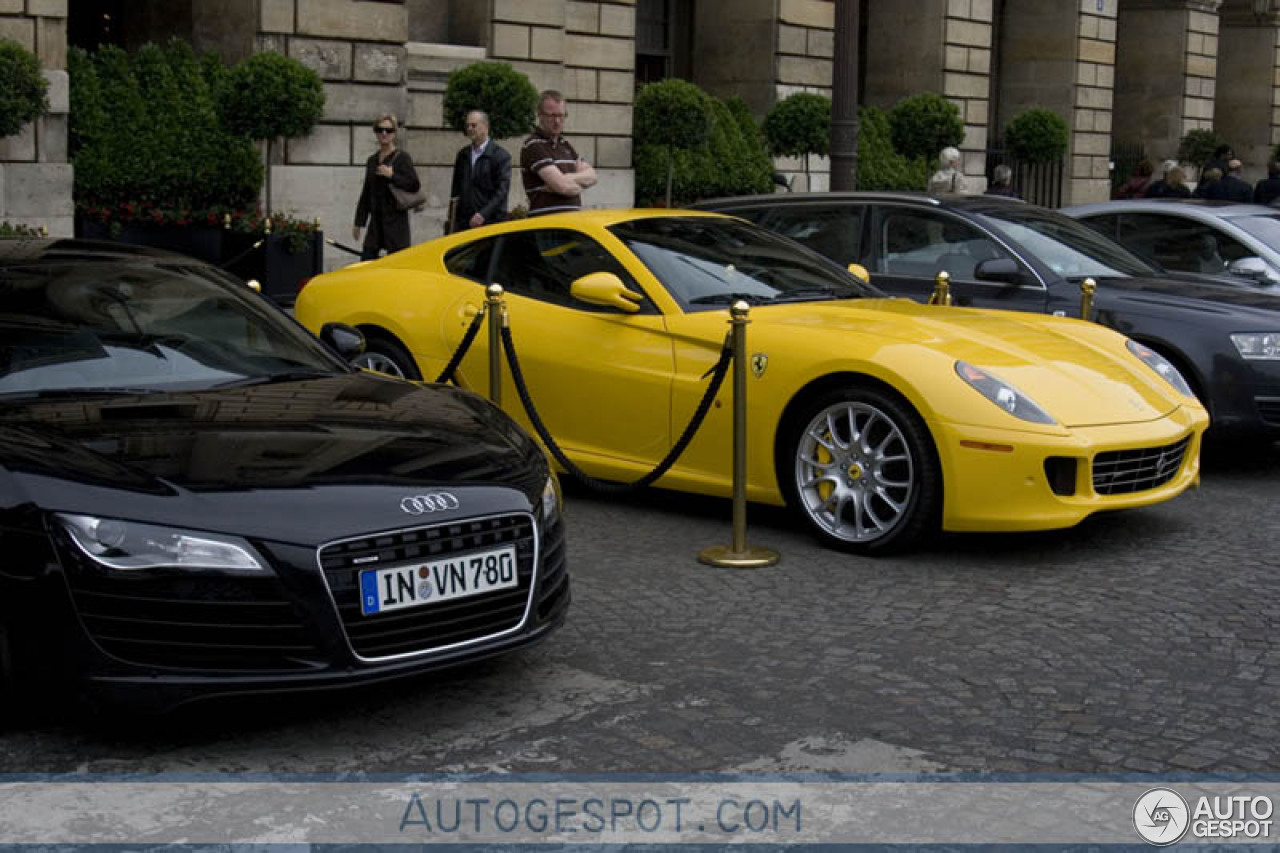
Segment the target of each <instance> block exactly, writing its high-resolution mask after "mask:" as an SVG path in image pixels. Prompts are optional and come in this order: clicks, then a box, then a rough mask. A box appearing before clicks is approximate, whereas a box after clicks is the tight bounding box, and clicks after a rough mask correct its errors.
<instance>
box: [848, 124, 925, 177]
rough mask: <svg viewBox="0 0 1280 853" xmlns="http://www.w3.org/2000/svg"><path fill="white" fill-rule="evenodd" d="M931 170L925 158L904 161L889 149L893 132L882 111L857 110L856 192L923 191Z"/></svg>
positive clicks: (891, 146) (903, 158)
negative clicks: (857, 190)
mask: <svg viewBox="0 0 1280 853" xmlns="http://www.w3.org/2000/svg"><path fill="white" fill-rule="evenodd" d="M931 168H932V167H931V163H930V161H929V160H928V159H926V158H924V157H917V158H916V159H914V160H908V159H907V158H906V157H904V156H902V155H901V154H899V153H898V152H897V151H895V150H894V149H893V131H892V129H891V127H890V125H889V116H888V115H887V114H886V113H885V111H884V110H881V109H877V108H875V107H862V108H861V109H859V110H858V181H857V187H858V189H859V190H923V189H924V188H925V187H926V186H927V185H928V183H929V174H930V171H931Z"/></svg>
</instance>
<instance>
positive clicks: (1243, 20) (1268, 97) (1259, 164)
mask: <svg viewBox="0 0 1280 853" xmlns="http://www.w3.org/2000/svg"><path fill="white" fill-rule="evenodd" d="M1253 5H1254V4H1253V3H1252V2H1251V0H1226V2H1224V3H1223V4H1222V9H1221V11H1220V12H1219V32H1218V47H1219V50H1218V75H1219V77H1220V78H1221V79H1222V85H1220V86H1218V87H1216V88H1217V98H1216V100H1215V102H1214V111H1213V127H1214V129H1215V130H1217V131H1218V133H1220V134H1222V135H1223V136H1224V137H1225V138H1226V139H1227V141H1228V142H1230V143H1231V144H1232V146H1233V147H1234V148H1235V152H1236V156H1237V157H1239V158H1240V159H1241V160H1242V161H1243V162H1244V166H1245V171H1244V174H1245V178H1246V179H1248V180H1250V181H1256V180H1258V179H1259V178H1263V177H1265V176H1266V173H1267V161H1268V160H1270V159H1271V154H1272V151H1273V150H1274V149H1275V146H1276V145H1277V144H1280V3H1276V2H1272V3H1269V4H1268V8H1267V9H1266V10H1265V11H1263V12H1261V13H1260V14H1255V12H1254V10H1253Z"/></svg>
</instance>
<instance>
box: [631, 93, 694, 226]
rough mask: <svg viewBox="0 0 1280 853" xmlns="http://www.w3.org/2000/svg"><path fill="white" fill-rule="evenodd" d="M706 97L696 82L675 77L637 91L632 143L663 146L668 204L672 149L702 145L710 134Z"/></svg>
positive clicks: (677, 149)
mask: <svg viewBox="0 0 1280 853" xmlns="http://www.w3.org/2000/svg"><path fill="white" fill-rule="evenodd" d="M709 100H710V98H709V96H708V95H707V94H706V93H705V92H703V91H702V90H701V89H699V88H698V87H697V86H695V85H693V84H692V83H689V82H687V81H685V80H678V79H675V78H672V79H668V80H662V81H660V82H657V83H650V84H648V85H647V86H645V87H644V88H642V89H641V90H640V91H639V93H638V94H637V95H636V101H635V112H634V119H633V121H634V136H635V144H636V145H651V146H656V147H659V148H664V149H666V152H667V190H666V201H667V206H668V207H670V206H671V182H672V177H673V173H674V170H675V159H674V158H675V152H676V151H690V150H692V149H694V148H697V147H699V146H701V145H704V144H705V143H706V141H707V139H708V138H709V137H710V136H711V118H710V110H709V108H708V101H709Z"/></svg>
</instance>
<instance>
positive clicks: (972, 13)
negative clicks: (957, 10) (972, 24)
mask: <svg viewBox="0 0 1280 853" xmlns="http://www.w3.org/2000/svg"><path fill="white" fill-rule="evenodd" d="M969 17H970V18H973V19H974V20H975V21H986V22H987V23H991V21H993V20H994V12H993V6H992V2H991V0H973V2H972V3H971V4H970V6H969Z"/></svg>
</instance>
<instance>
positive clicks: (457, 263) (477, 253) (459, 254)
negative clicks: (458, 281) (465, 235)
mask: <svg viewBox="0 0 1280 853" xmlns="http://www.w3.org/2000/svg"><path fill="white" fill-rule="evenodd" d="M497 242H498V240H497V238H496V237H491V238H489V239H488V240H479V241H477V242H475V243H468V244H467V245H465V246H459V247H458V248H456V249H453V250H452V251H450V252H449V253H448V254H447V255H445V256H444V266H445V269H447V270H448V271H449V272H451V273H453V274H454V275H460V276H462V277H463V278H469V279H471V280H472V281H478V282H480V283H481V284H488V283H489V265H490V263H491V262H492V261H493V247H494V245H495V244H497Z"/></svg>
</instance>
